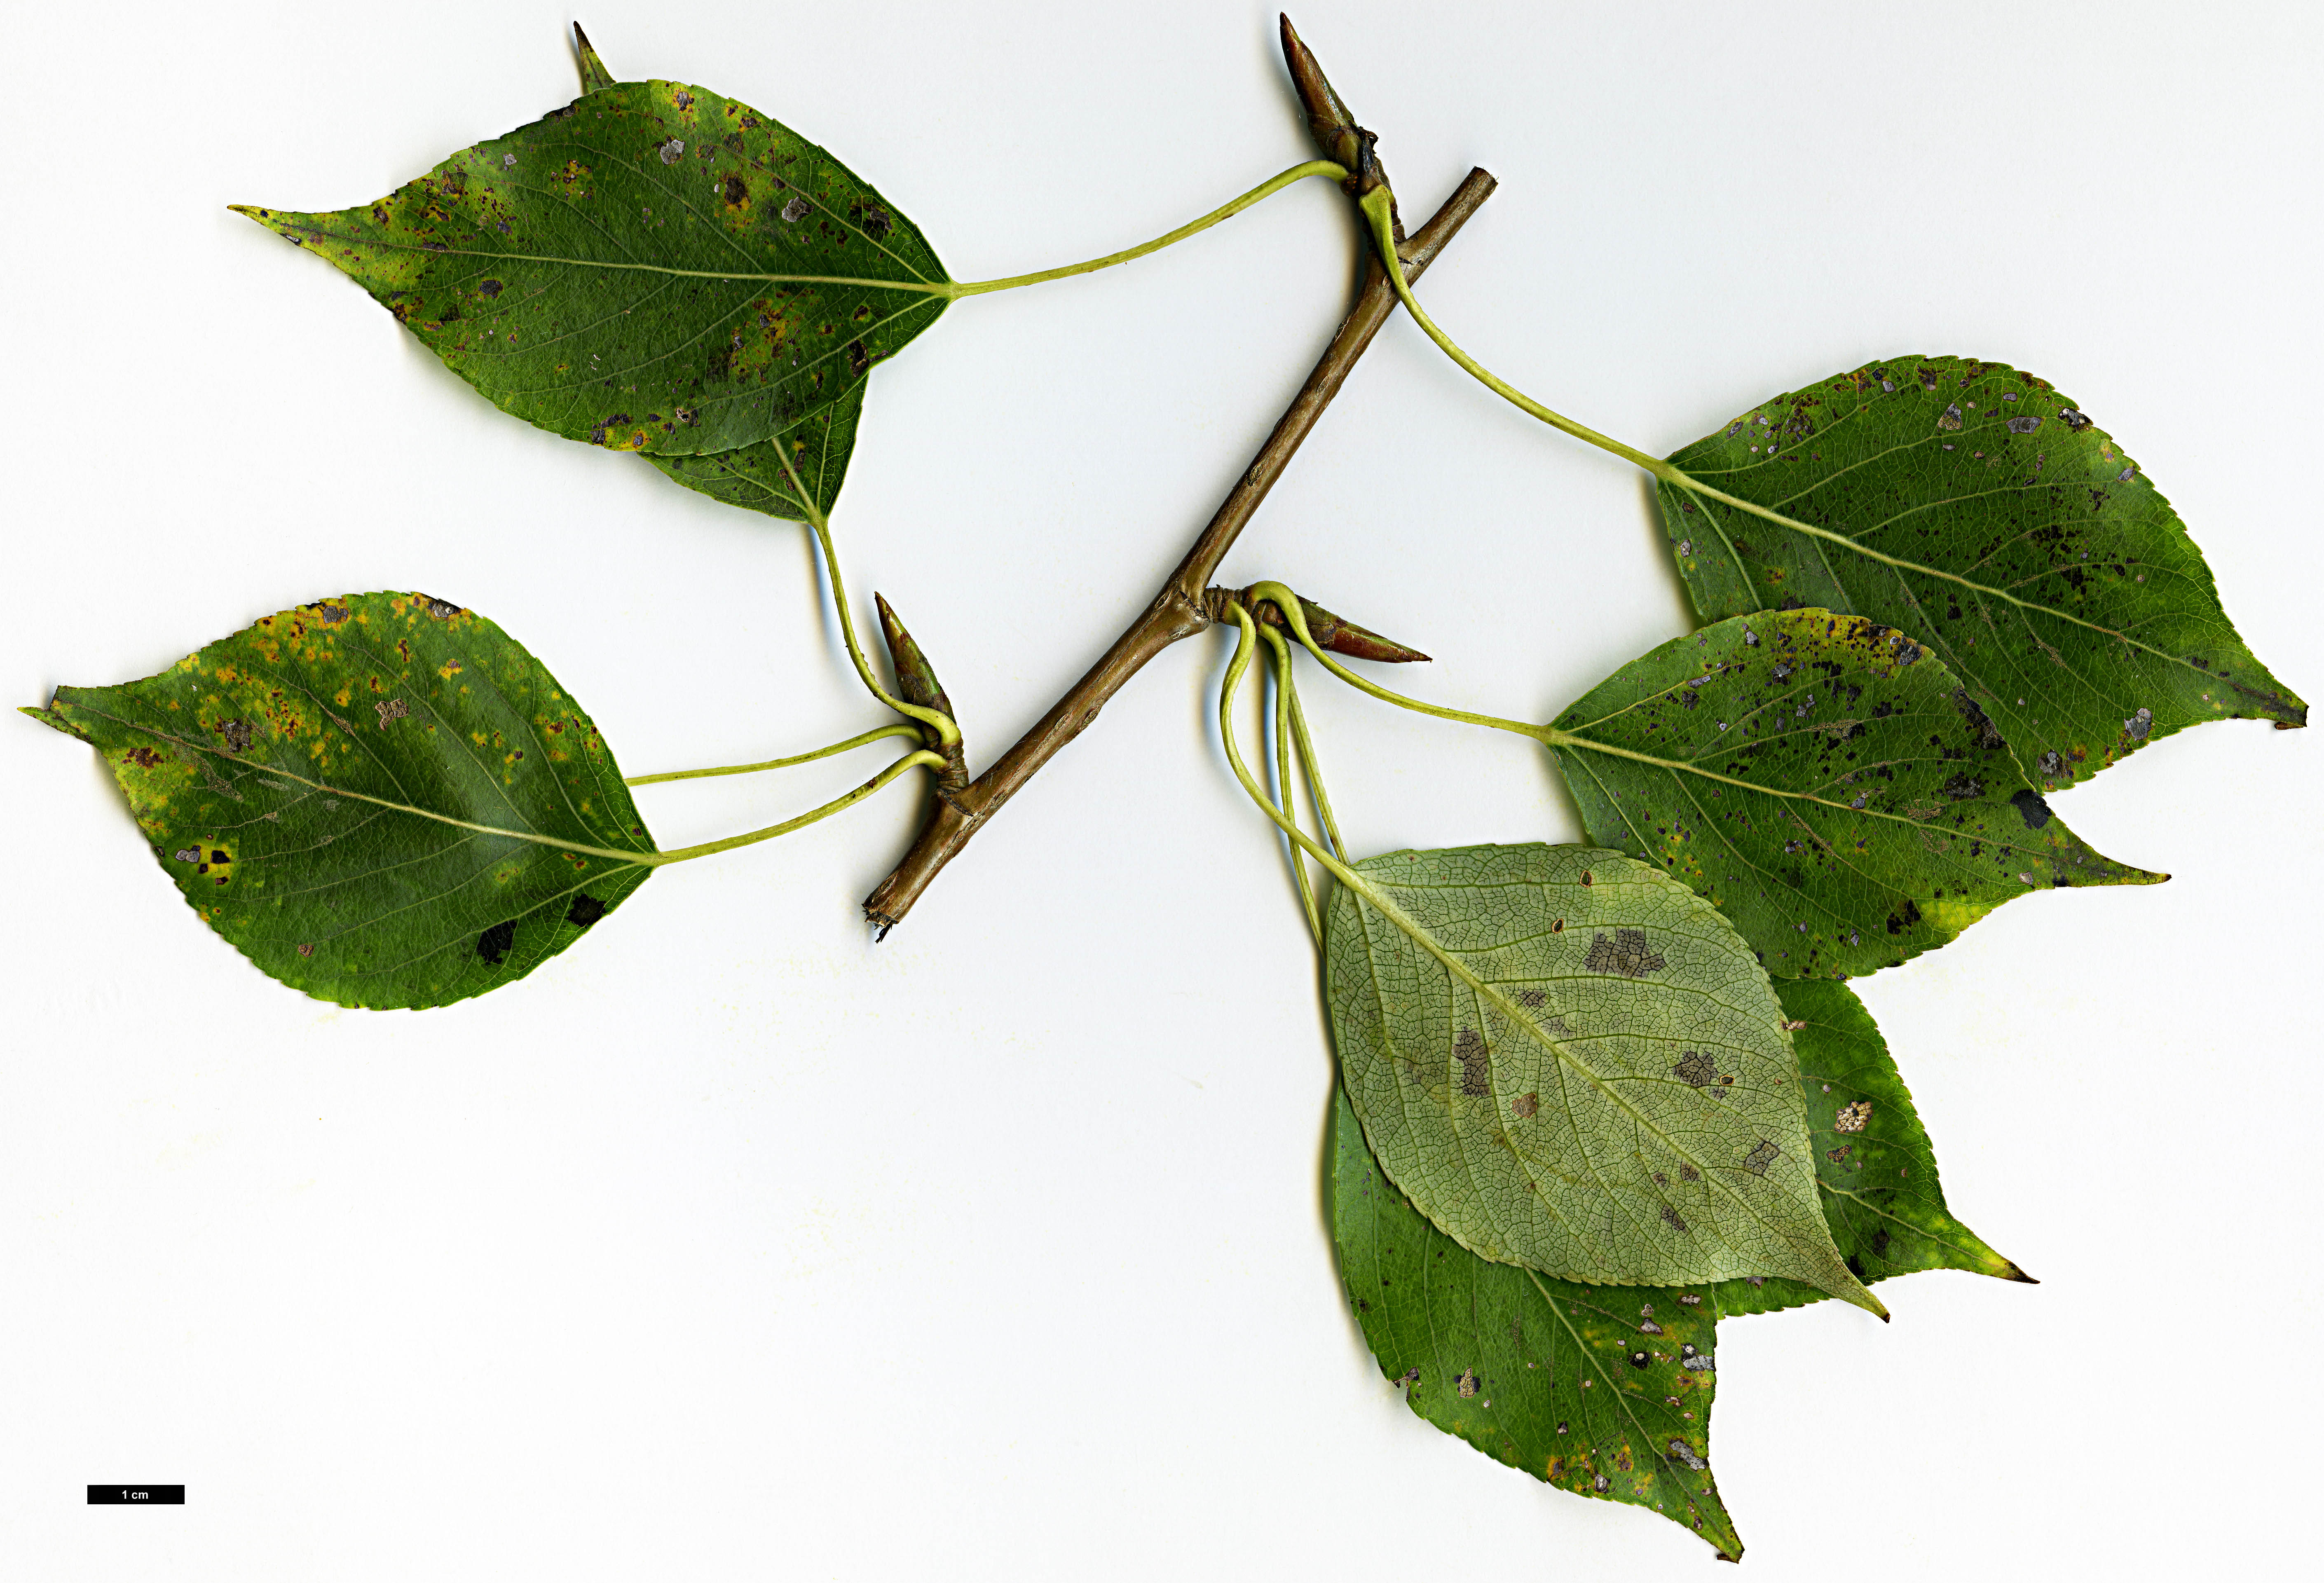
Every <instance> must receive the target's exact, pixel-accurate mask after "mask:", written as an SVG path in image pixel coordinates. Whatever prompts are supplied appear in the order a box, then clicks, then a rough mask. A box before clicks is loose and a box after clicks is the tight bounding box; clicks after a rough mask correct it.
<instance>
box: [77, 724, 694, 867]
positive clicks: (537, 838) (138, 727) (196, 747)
mask: <svg viewBox="0 0 2324 1583" xmlns="http://www.w3.org/2000/svg"><path fill="white" fill-rule="evenodd" d="M69 702H70V704H71V707H73V708H75V709H78V710H83V711H86V712H87V713H90V714H94V715H96V716H97V718H98V719H100V720H109V721H111V722H113V723H114V724H115V725H117V726H120V727H122V728H123V729H124V730H127V731H134V732H143V733H144V734H145V735H147V736H149V737H152V738H153V739H154V740H155V741H163V742H168V743H170V744H171V745H172V746H173V747H179V748H184V749H186V750H189V751H191V752H196V753H200V754H203V755H205V756H206V757H208V758H212V759H224V760H225V761H226V762H227V763H229V764H239V765H242V766H243V767H244V768H252V769H258V770H263V772H264V773H266V774H268V775H274V776H280V777H281V778H283V779H284V780H292V781H296V782H298V783H299V784H300V786H304V787H312V788H314V789H315V790H317V791H322V792H328V793H330V794H331V795H332V796H335V797H345V798H346V799H347V800H348V801H350V802H357V803H369V804H371V805H374V807H380V808H385V809H387V810H388V811H389V812H391V813H396V814H409V815H412V816H413V817H414V818H419V819H432V820H434V821H435V822H436V823H438V824H449V825H452V826H455V827H456V828H457V829H461V830H473V831H475V832H477V833H479V834H483V835H505V836H507V837H508V838H509V839H510V840H512V841H526V842H532V843H533V844H534V845H536V846H548V847H555V848H557V849H558V851H568V852H579V853H581V854H583V855H584V856H586V857H593V858H610V859H612V860H613V861H615V862H617V863H622V864H625V865H630V866H633V867H636V868H641V869H650V868H653V867H654V866H656V865H657V864H659V863H660V862H661V861H663V858H662V854H661V853H659V852H624V851H615V850H614V849H613V848H612V847H604V846H589V845H586V844H585V843H583V842H577V841H560V840H558V838H557V837H555V836H553V835H540V834H537V833H533V832H531V831H526V830H507V829H503V827H501V826H500V825H497V824H477V823H476V822H475V821H474V820H471V819H456V818H454V817H453V816H452V815H449V814H438V813H436V812H434V811H433V810H431V809H428V808H420V807H414V806H413V805H411V804H410V803H399V802H396V801H394V800H393V799H392V798H389V797H379V796H372V795H371V794H370V793H369V792H359V791H350V790H348V789H347V788H346V787H342V786H334V785H332V784H331V783H330V782H329V781H327V780H317V779H315V778H312V777H310V776H305V775H300V774H299V773H298V772H297V771H296V770H291V769H284V768H281V767H279V766H277V765H273V764H263V763H260V762H258V761H256V760H254V759H239V758H236V757H235V755H233V754H231V753H226V752H221V751H220V750H217V749H216V748H213V747H211V746H210V745H209V744H208V743H207V742H200V741H194V740H192V739H190V738H188V737H181V736H179V735H177V734H176V733H175V732H166V731H162V730H161V729H160V728H159V727H156V726H152V725H148V724H146V723H145V722H143V721H138V720H130V719H127V718H125V717H124V716H122V715H118V714H115V713H111V712H110V711H107V710H104V709H99V708H97V707H96V706H95V705H93V704H87V703H84V702H83V701H81V700H80V699H78V698H75V699H72V700H70V701H69Z"/></svg>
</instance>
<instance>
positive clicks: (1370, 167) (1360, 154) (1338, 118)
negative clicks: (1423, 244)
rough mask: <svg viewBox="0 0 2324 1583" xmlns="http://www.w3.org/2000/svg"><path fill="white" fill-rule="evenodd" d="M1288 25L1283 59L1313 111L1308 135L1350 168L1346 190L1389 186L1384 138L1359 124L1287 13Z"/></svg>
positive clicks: (1397, 220)
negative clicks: (1380, 149)
mask: <svg viewBox="0 0 2324 1583" xmlns="http://www.w3.org/2000/svg"><path fill="white" fill-rule="evenodd" d="M1280 21H1281V23H1282V24H1283V63H1284V65H1286V67H1288V68H1289V69H1290V71H1291V83H1292V86H1293V87H1296V88H1297V89H1298V90H1299V102H1300V104H1301V105H1302V106H1305V109H1306V111H1307V132H1308V135H1310V136H1311V137H1313V138H1314V140H1315V146H1316V147H1317V148H1318V149H1321V150H1322V151H1323V157H1324V158H1325V159H1327V160H1330V161H1333V163H1335V164H1339V165H1343V166H1345V167H1346V168H1347V171H1348V179H1346V180H1345V181H1342V183H1340V188H1341V190H1342V191H1343V192H1345V193H1346V194H1347V195H1348V196H1349V197H1350V198H1362V197H1363V196H1364V194H1366V193H1368V192H1370V191H1371V190H1373V189H1375V188H1380V187H1386V186H1387V185H1388V171H1387V170H1385V169H1384V168H1382V166H1381V164H1380V162H1379V155H1378V154H1377V153H1376V152H1374V147H1375V145H1376V144H1378V143H1379V138H1378V137H1376V136H1374V135H1373V134H1372V133H1369V132H1367V131H1365V130H1364V129H1363V128H1362V127H1360V126H1359V125H1357V124H1356V114H1355V112H1354V111H1352V110H1351V109H1349V108H1348V106H1347V104H1346V102H1345V101H1344V100H1342V98H1341V97H1340V96H1339V94H1338V93H1337V92H1336V91H1334V90H1333V87H1332V82H1331V79H1330V78H1327V77H1325V76H1324V75H1323V67H1322V66H1320V65H1318V64H1317V63H1316V60H1315V52H1314V51H1312V50H1310V49H1309V48H1308V47H1307V46H1306V44H1305V42H1303V41H1301V39H1300V37H1299V34H1298V32H1296V30H1295V29H1294V28H1293V27H1292V25H1291V18H1290V16H1289V15H1288V14H1281V15H1280ZM1395 204H1396V198H1395V194H1393V193H1390V194H1389V197H1388V206H1389V207H1388V213H1389V216H1390V217H1391V219H1392V221H1393V223H1394V225H1395V227H1396V239H1397V241H1398V242H1401V241H1403V240H1404V221H1403V219H1402V217H1401V216H1397V214H1396V208H1395Z"/></svg>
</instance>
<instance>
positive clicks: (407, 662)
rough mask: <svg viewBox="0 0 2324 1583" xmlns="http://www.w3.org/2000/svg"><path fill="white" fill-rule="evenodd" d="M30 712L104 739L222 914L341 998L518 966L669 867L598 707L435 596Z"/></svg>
mask: <svg viewBox="0 0 2324 1583" xmlns="http://www.w3.org/2000/svg"><path fill="white" fill-rule="evenodd" d="M27 713H32V714H34V715H35V716H36V717H38V718H40V719H42V720H43V721H45V722H48V723H49V724H51V725H53V726H55V727H57V728H58V729H59V730H60V731H64V732H69V733H71V734H72V735H74V736H78V737H79V738H81V739H82V740H83V741H87V742H88V743H89V744H90V745H91V746H93V747H95V748H96V749H97V751H98V752H99V753H101V754H102V755H104V758H105V760H106V764H107V766H109V767H110V768H112V770H113V773H114V778H115V779H116V780H117V781H119V782H120V785H121V789H122V790H123V791H124V793H125V794H126V795H127V796H128V798H129V806H130V811H131V812H132V813H133V814H134V815H135V816H136V819H137V823H138V824H139V826H140V827H141V828H142V829H143V831H144V833H145V835H146V838H147V839H148V840H149V841H150V842H152V846H153V851H154V855H155V856H156V857H157V858H159V859H160V860H161V867H162V869H163V870H164V871H166V872H167V873H168V874H169V876H170V878H171V879H172V880H173V881H174V882H175V883H176V884H177V886H178V888H179V889H180V891H181V892H183V893H184V895H185V897H186V899H187V901H188V902H189V903H190V904H191V905H192V907H193V908H194V910H195V911H196V912H197V913H198V914H199V915H200V916H201V918H202V920H203V922H205V923H207V924H208V925H210V927H212V928H213V929H216V930H217V932H218V933H219V934H222V935H224V936H225V937H226V939H227V940H228V941H229V942H231V943H233V944H234V945H235V947H236V948H237V949H239V950H240V951H241V952H242V953H243V954H244V955H245V956H247V957H249V958H250V960H251V961H252V962H254V963H255V964H257V966H258V967H259V968H260V969H261V970H263V971H265V972H267V973H268V974H270V975H272V977H274V978H276V979H279V980H281V981H282V982H283V983H286V984H288V985H290V986H291V988H292V989H302V990H304V991H306V992H307V993H308V994H309V995H312V996H315V997H316V998H317V999H324V1000H332V1001H337V1003H338V1004H340V1005H342V1006H363V1007H374V1008H396V1007H407V1008H419V1007H428V1006H442V1005H446V1004H447V1003H449V1002H451V1001H455V1000H461V999H466V998H467V997H469V996H471V995H481V994H483V993H484V992H485V991H486V990H488V989H498V988H500V987H501V986H502V985H503V984H509V983H513V982H514V981H515V980H518V979H521V978H522V977H523V976H524V975H525V974H527V973H529V972H530V971H532V970H533V969H534V968H536V967H538V966H539V965H540V963H541V962H545V961H547V960H548V959H549V957H551V956H554V955H556V954H557V953H558V952H560V951H562V950H564V949H565V948H566V947H567V945H570V944H571V943H573V942H574V941H576V940H577V939H579V938H580V937H581V935H582V934H585V933H586V932H587V931H588V930H589V929H590V928H591V927H593V926H594V925H595V924H596V923H597V922H598V921H599V920H600V919H602V918H603V917H604V916H605V915H606V914H607V913H609V912H611V911H612V910H613V908H614V907H618V906H620V905H621V903H622V900H623V899H624V898H626V897H628V896H629V894H630V893H631V892H632V891H633V890H635V889H636V888H638V886H639V885H640V884H641V883H643V881H644V879H645V877H646V876H647V875H648V874H649V873H650V872H651V871H652V870H650V868H647V867H646V866H644V865H643V864H641V863H638V862H635V861H624V860H623V858H622V856H620V855H618V854H626V853H631V852H634V853H637V854H640V855H641V856H643V855H649V854H651V853H652V852H653V851H654V844H653V842H652V840H651V839H650V837H649V836H648V835H647V833H646V829H645V822H644V821H643V820H642V819H641V817H640V816H639V815H638V811H637V809H636V807H635V806H634V805H632V802H631V800H630V794H629V791H628V789H627V788H626V787H623V786H622V773H621V770H620V769H619V768H617V767H616V766H615V764H614V762H613V752H612V750H610V749H608V748H607V747H606V746H605V744H604V741H603V740H602V739H601V738H600V737H599V736H598V734H597V728H596V726H595V724H593V723H592V722H590V720H589V717H588V716H587V715H586V714H585V713H582V712H581V709H580V707H579V705H577V704H575V703H574V702H573V700H572V699H571V698H569V697H567V695H565V693H564V691H563V689H561V688H560V687H559V686H558V683H557V679H556V678H555V677H554V676H550V675H549V672H548V671H547V670H546V669H545V668H544V667H542V666H541V664H540V662H539V660H537V659H535V658H533V657H532V656H531V655H530V654H528V653H526V652H525V650H524V649H523V648H522V647H521V646H520V645H519V644H518V643H517V642H516V641H515V640H513V639H512V638H510V637H509V636H508V635H507V634H506V633H504V632H503V631H502V630H500V629H499V628H498V627H496V626H494V625H493V623H492V622H490V621H485V620H484V618H482V617H481V616H478V615H475V613H473V612H468V611H465V610H461V609H458V608H457V606H454V605H452V604H450V603H446V602H445V601H442V600H438V599H431V598H429V597H428V596H427V595H426V594H351V595H348V596H346V597H345V598H341V599H334V600H327V601H324V602H322V603H317V604H309V605H302V606H300V607H299V608H298V609H296V610H287V611H283V612H281V613H279V614H276V615H272V616H267V617H265V618H263V620H261V621H258V622H257V623H255V624H254V625H253V626H250V627H247V628H245V629H244V630H242V631H240V632H237V633H235V635H234V636H232V637H230V638H226V639H224V640H221V641H219V642H217V643H213V644H211V645H209V646H208V648H206V649H202V650H201V651H200V652H198V653H196V654H192V655H189V656H188V657H187V658H184V659H182V660H180V661H179V662H178V663H177V664H176V665H173V666H171V667H170V668H169V669H167V670H165V671H163V672H161V674H160V675H159V676H148V677H146V678H145V679H144V680H143V681H135V682H127V683H124V684H122V685H121V686H113V687H60V688H58V689H57V693H56V696H55V699H54V700H53V701H52V702H51V704H50V705H49V706H48V708H47V709H45V710H31V711H27ZM477 826H483V827H484V828H476V827H477ZM576 846H579V847H595V848H598V849H602V851H601V852H596V853H593V852H585V851H574V850H572V848H574V847H576Z"/></svg>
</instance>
